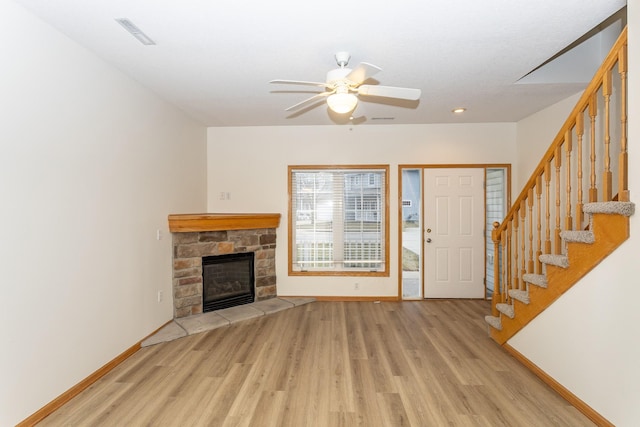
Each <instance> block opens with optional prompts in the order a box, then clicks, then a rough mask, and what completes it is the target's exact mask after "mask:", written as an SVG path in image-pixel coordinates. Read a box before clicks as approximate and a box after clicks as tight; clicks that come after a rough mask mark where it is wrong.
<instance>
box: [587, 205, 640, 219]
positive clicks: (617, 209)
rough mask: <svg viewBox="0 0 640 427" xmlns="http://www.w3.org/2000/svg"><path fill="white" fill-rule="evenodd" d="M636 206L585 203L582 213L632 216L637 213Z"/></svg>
mask: <svg viewBox="0 0 640 427" xmlns="http://www.w3.org/2000/svg"><path fill="white" fill-rule="evenodd" d="M635 207H636V205H635V204H634V203H632V202H596V203H585V204H584V206H582V212H584V213H586V214H596V213H600V214H618V215H624V216H631V215H633V213H634V212H635Z"/></svg>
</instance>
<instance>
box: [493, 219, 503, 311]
mask: <svg viewBox="0 0 640 427" xmlns="http://www.w3.org/2000/svg"><path fill="white" fill-rule="evenodd" d="M498 227H500V223H499V222H498V221H496V222H494V223H493V230H492V231H491V240H492V241H493V295H492V296H491V307H492V309H491V310H492V312H491V315H492V316H499V313H498V309H496V304H497V303H499V302H504V298H503V296H502V292H501V290H500V274H501V272H500V251H501V248H500V236H498Z"/></svg>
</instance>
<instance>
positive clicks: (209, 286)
mask: <svg viewBox="0 0 640 427" xmlns="http://www.w3.org/2000/svg"><path fill="white" fill-rule="evenodd" d="M253 260H254V253H253V252H247V253H237V254H228V255H217V256H207V257H203V258H202V311H203V312H208V311H213V310H220V309H223V308H228V307H234V306H236V305H242V304H248V303H251V302H253V301H254V299H255V289H254V273H253Z"/></svg>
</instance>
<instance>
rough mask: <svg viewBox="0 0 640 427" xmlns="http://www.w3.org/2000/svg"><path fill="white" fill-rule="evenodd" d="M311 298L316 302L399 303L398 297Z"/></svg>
mask: <svg viewBox="0 0 640 427" xmlns="http://www.w3.org/2000/svg"><path fill="white" fill-rule="evenodd" d="M313 298H315V299H316V301H374V302H375V301H400V299H399V298H398V297H351V296H350V297H340V296H322V297H317V296H314V297H313Z"/></svg>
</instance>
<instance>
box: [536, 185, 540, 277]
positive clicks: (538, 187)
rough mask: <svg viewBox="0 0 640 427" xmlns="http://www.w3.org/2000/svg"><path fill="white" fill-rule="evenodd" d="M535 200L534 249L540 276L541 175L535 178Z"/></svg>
mask: <svg viewBox="0 0 640 427" xmlns="http://www.w3.org/2000/svg"><path fill="white" fill-rule="evenodd" d="M536 199H537V205H538V215H537V216H538V224H537V225H536V229H537V244H536V248H537V249H538V250H537V251H536V271H535V273H536V274H542V263H541V262H540V255H542V175H538V176H537V177H536Z"/></svg>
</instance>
